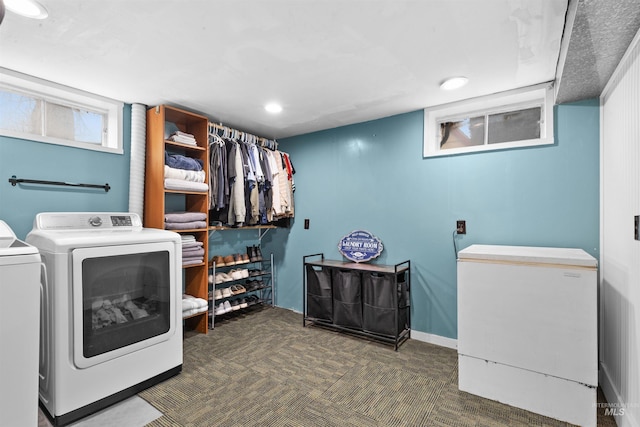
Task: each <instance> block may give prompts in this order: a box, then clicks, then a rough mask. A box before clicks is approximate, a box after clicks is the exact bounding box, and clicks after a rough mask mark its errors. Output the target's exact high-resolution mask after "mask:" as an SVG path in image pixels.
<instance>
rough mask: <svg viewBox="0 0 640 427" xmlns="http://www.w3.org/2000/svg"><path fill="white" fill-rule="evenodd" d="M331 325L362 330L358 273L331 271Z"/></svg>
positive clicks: (360, 292) (339, 270)
mask: <svg viewBox="0 0 640 427" xmlns="http://www.w3.org/2000/svg"><path fill="white" fill-rule="evenodd" d="M332 277H333V323H334V324H335V325H338V326H347V327H351V328H362V291H361V285H362V283H361V278H360V273H359V272H358V271H353V270H341V269H337V268H336V269H333V272H332Z"/></svg>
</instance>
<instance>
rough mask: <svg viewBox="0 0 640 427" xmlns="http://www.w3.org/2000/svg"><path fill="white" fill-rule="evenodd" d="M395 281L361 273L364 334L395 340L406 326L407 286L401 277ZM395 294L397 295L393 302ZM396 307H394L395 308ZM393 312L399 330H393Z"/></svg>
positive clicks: (384, 275) (387, 275)
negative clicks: (391, 337)
mask: <svg viewBox="0 0 640 427" xmlns="http://www.w3.org/2000/svg"><path fill="white" fill-rule="evenodd" d="M395 287H396V281H395V280H394V277H393V275H392V274H378V273H373V272H370V273H369V272H368V273H363V278H362V293H363V304H362V318H363V330H365V331H367V332H371V333H376V334H382V335H391V336H396V335H397V334H399V333H400V332H402V331H403V330H404V329H405V328H406V327H407V326H408V325H407V312H408V310H409V308H408V301H407V283H406V281H405V278H404V274H403V273H400V274H398V277H397V289H394V288H395ZM394 292H396V295H395V298H394ZM396 304H397V305H396ZM396 312H397V313H398V327H397V329H396V328H395V322H396Z"/></svg>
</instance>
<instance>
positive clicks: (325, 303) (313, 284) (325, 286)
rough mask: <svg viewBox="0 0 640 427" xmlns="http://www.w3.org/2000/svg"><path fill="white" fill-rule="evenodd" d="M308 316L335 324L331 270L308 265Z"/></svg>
mask: <svg viewBox="0 0 640 427" xmlns="http://www.w3.org/2000/svg"><path fill="white" fill-rule="evenodd" d="M306 269H307V316H309V317H313V318H315V319H319V320H326V321H329V322H333V295H332V292H331V269H329V268H323V267H314V266H312V265H307V266H306Z"/></svg>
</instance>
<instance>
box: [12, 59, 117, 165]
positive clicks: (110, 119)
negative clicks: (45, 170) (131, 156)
mask: <svg viewBox="0 0 640 427" xmlns="http://www.w3.org/2000/svg"><path fill="white" fill-rule="evenodd" d="M0 88H4V89H6V90H8V91H12V92H17V93H23V94H26V95H28V96H31V97H33V98H36V99H42V100H44V101H48V102H51V103H53V104H58V105H62V106H66V107H71V108H79V109H82V110H86V111H91V112H95V113H100V114H106V117H107V137H106V138H105V139H104V140H103V141H102V144H92V143H88V142H81V141H74V140H70V139H64V138H55V137H51V136H47V135H41V134H34V133H28V132H19V131H13V130H8V129H0V135H3V136H9V137H12V138H20V139H27V140H31V141H38V142H45V143H48V144H58V145H66V146H69V147H76V148H83V149H87V150H94V151H103V152H108V153H114V154H123V153H124V149H123V144H122V129H123V126H122V114H123V113H122V110H123V107H124V103H122V102H120V101H116V100H113V99H110V98H105V97H103V96H99V95H95V94H92V93H89V92H84V91H81V90H79V89H74V88H71V87H68V86H63V85H60V84H57V83H53V82H50V81H47V80H42V79H39V78H36V77H33V76H29V75H26V74H22V73H18V72H16V71H12V70H8V69H6V68H0Z"/></svg>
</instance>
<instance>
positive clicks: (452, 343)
mask: <svg viewBox="0 0 640 427" xmlns="http://www.w3.org/2000/svg"><path fill="white" fill-rule="evenodd" d="M411 339H414V340H416V341H422V342H428V343H430V344H435V345H439V346H440V347H447V348H452V349H454V350H457V349H458V340H456V339H453V338H447V337H443V336H440V335H434V334H428V333H426V332H420V331H415V330H413V329H412V330H411Z"/></svg>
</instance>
